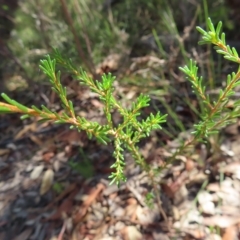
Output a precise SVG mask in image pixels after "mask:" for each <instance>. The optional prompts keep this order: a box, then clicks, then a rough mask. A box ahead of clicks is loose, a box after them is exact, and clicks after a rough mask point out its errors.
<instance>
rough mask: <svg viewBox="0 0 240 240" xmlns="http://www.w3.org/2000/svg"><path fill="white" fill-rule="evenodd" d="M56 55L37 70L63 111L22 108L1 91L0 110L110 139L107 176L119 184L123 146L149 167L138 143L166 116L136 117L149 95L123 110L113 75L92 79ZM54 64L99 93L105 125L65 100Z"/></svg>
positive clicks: (122, 169) (104, 140)
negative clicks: (77, 112)
mask: <svg viewBox="0 0 240 240" xmlns="http://www.w3.org/2000/svg"><path fill="white" fill-rule="evenodd" d="M55 56H56V58H55V59H52V58H51V57H50V56H47V57H46V59H44V60H41V64H40V69H41V70H42V71H43V72H44V74H45V75H46V76H47V77H48V78H49V81H50V83H51V85H52V90H53V91H54V92H55V93H56V94H57V95H58V96H59V98H60V100H61V102H62V107H63V111H62V112H61V114H59V113H57V112H52V111H51V110H50V109H48V108H47V107H45V106H41V108H37V107H36V106H32V108H28V107H25V106H23V105H21V104H20V103H18V102H16V101H14V100H12V99H10V98H9V97H8V96H7V95H6V94H2V97H3V98H4V99H5V101H6V102H7V103H8V104H5V103H0V111H1V112H6V111H8V112H19V113H22V114H23V116H22V118H27V117H30V116H40V117H41V119H42V121H49V120H51V121H54V122H55V123H69V124H70V125H71V128H76V129H77V130H78V131H86V133H87V134H88V137H89V138H92V137H95V138H96V139H97V140H98V141H99V142H101V143H103V144H108V142H110V141H111V140H112V139H113V141H114V147H115V150H114V153H113V155H114V157H115V159H116V161H115V163H114V164H113V165H112V166H111V168H113V169H114V172H113V173H112V175H111V176H110V178H111V179H112V181H111V183H116V184H120V182H121V181H126V177H125V176H124V166H125V162H124V151H125V149H127V150H128V151H129V152H130V153H131V154H132V156H133V158H134V159H135V161H136V162H137V163H138V164H140V165H141V167H142V168H143V169H144V170H146V171H149V167H148V166H147V164H146V163H145V160H144V159H143V157H142V156H141V154H140V153H139V150H138V147H137V143H138V142H139V141H140V140H141V139H142V138H144V137H146V136H148V135H149V134H150V132H151V131H152V130H155V129H161V125H160V124H161V123H163V122H165V121H166V120H165V119H166V115H161V114H160V113H157V114H156V115H153V114H150V116H149V117H148V118H147V119H145V120H141V121H140V120H139V119H138V117H139V116H140V111H141V109H142V108H144V107H146V106H148V105H149V101H150V98H149V96H144V95H140V96H139V97H138V98H137V99H136V101H135V102H133V103H132V106H131V108H130V109H125V108H123V107H122V106H121V103H120V102H118V101H117V100H116V99H115V97H114V94H113V92H114V88H113V81H114V77H113V76H112V75H111V74H108V75H103V76H102V80H101V81H94V80H93V79H92V78H91V77H89V76H88V74H87V73H86V72H84V71H83V70H82V69H77V68H75V67H74V66H73V64H72V62H71V61H69V60H67V61H66V60H64V59H63V58H62V56H61V55H60V53H59V51H57V50H56V51H55ZM56 64H59V65H60V66H61V67H64V68H66V69H68V70H69V72H70V73H72V74H73V75H74V76H75V78H76V79H77V80H78V81H79V82H80V83H81V84H83V85H86V86H88V87H89V88H90V89H91V90H92V91H93V92H95V93H96V94H97V95H98V96H99V99H100V100H101V101H102V103H103V104H104V113H105V116H106V119H107V124H106V125H100V124H99V123H98V122H91V121H88V120H87V119H86V118H84V117H80V116H76V115H75V111H74V106H73V103H72V102H71V101H70V100H68V98H67V91H66V88H65V87H63V86H62V84H61V81H60V76H61V73H60V71H56ZM114 110H117V111H118V112H119V113H120V114H121V115H122V117H123V121H122V123H120V124H119V125H118V126H114V123H113V120H112V112H113V111H114Z"/></svg>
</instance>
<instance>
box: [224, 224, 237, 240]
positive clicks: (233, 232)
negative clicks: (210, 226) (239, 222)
mask: <svg viewBox="0 0 240 240" xmlns="http://www.w3.org/2000/svg"><path fill="white" fill-rule="evenodd" d="M237 235H238V231H237V228H236V226H230V227H228V228H226V229H225V231H224V234H223V236H222V240H237V239H238V236H237Z"/></svg>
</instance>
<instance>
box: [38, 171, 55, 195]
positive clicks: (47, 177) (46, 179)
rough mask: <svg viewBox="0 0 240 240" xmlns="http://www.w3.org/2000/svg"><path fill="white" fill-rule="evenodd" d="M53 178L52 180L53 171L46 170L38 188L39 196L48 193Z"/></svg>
mask: <svg viewBox="0 0 240 240" xmlns="http://www.w3.org/2000/svg"><path fill="white" fill-rule="evenodd" d="M53 178H54V172H53V170H52V169H48V170H47V171H46V172H45V173H44V175H43V179H42V184H41V187H40V195H44V194H45V193H47V192H48V191H49V189H50V188H51V187H52V183H53Z"/></svg>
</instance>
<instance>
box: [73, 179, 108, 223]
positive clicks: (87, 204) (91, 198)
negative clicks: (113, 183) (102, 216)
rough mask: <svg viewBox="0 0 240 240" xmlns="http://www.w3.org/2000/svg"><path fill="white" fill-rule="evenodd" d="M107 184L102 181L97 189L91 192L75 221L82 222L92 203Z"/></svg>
mask: <svg viewBox="0 0 240 240" xmlns="http://www.w3.org/2000/svg"><path fill="white" fill-rule="evenodd" d="M104 188H105V186H104V185H103V184H102V183H99V184H98V185H97V186H96V188H95V189H93V191H92V192H91V193H89V195H88V197H87V199H86V200H85V201H84V202H83V204H82V206H81V208H80V209H79V211H78V213H77V214H76V215H75V217H74V222H77V223H78V222H80V221H81V220H82V219H83V217H84V216H85V215H86V213H87V210H88V208H89V207H90V205H91V204H92V202H93V201H94V200H95V199H96V197H97V196H98V195H99V193H100V192H101V191H103V189H104Z"/></svg>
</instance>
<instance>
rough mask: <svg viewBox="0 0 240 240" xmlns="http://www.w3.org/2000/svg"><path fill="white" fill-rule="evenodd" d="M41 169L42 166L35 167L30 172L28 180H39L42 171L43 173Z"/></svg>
mask: <svg viewBox="0 0 240 240" xmlns="http://www.w3.org/2000/svg"><path fill="white" fill-rule="evenodd" d="M43 169H44V166H43V165H40V166H36V167H35V168H34V169H33V171H32V172H31V174H30V178H31V179H33V180H35V179H37V178H39V177H40V175H41V173H42V171H43Z"/></svg>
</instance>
